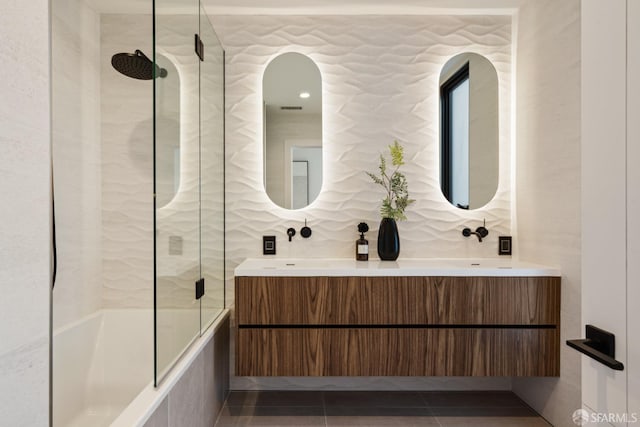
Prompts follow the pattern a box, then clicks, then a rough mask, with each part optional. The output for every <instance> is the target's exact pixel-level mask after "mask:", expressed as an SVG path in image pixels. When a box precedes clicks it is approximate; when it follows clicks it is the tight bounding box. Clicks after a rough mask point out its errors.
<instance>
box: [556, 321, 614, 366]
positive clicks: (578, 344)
mask: <svg viewBox="0 0 640 427" xmlns="http://www.w3.org/2000/svg"><path fill="white" fill-rule="evenodd" d="M585 329H586V334H587V339H584V340H567V345H568V346H569V347H571V348H574V349H576V350H578V351H579V352H580V353H582V354H584V355H586V356H589V357H590V358H592V359H594V360H597V361H598V362H600V363H602V364H604V365H606V366H608V367H609V368H611V369H613V370H616V371H623V370H624V365H623V364H622V362H620V361H618V360H616V337H615V335H613V334H612V333H611V332H607V331H605V330H603V329H600V328H596V327H595V326H593V325H587V326H585Z"/></svg>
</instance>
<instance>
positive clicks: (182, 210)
mask: <svg viewBox="0 0 640 427" xmlns="http://www.w3.org/2000/svg"><path fill="white" fill-rule="evenodd" d="M154 12H155V13H154V19H155V34H154V49H155V50H154V60H155V62H156V64H157V67H156V69H155V70H156V74H157V77H158V78H156V79H155V87H154V90H155V92H154V97H155V111H154V113H155V115H154V118H155V126H154V129H155V138H154V144H155V145H154V153H155V163H154V165H155V174H154V175H155V181H154V185H155V187H154V192H155V220H156V221H155V233H156V234H155V300H154V301H155V380H156V385H157V384H158V383H159V382H160V381H161V380H162V378H163V377H164V376H165V374H166V373H167V372H168V371H169V370H170V368H171V367H172V366H173V364H174V363H175V362H176V361H177V360H178V359H179V358H180V356H181V355H182V354H183V353H184V351H185V350H186V349H187V348H188V347H189V345H190V344H191V343H192V342H193V341H194V340H195V339H196V338H197V337H198V336H199V335H201V334H202V332H203V331H204V330H205V329H206V328H207V327H208V326H209V325H211V323H212V322H213V320H214V319H215V318H216V317H217V316H218V315H219V314H220V313H221V312H222V310H223V309H224V51H223V49H222V46H221V45H220V42H219V41H218V39H217V37H216V35H215V32H214V30H213V27H212V25H211V23H210V22H209V19H208V17H207V15H206V13H205V12H204V9H202V8H201V6H200V4H199V3H198V2H197V1H193V0H189V1H187V0H156V1H155V11H154Z"/></svg>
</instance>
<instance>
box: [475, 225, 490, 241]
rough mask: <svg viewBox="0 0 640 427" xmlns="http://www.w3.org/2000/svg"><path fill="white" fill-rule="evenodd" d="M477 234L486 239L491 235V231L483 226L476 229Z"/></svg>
mask: <svg viewBox="0 0 640 427" xmlns="http://www.w3.org/2000/svg"><path fill="white" fill-rule="evenodd" d="M476 233H477V234H478V235H479V236H480V237H482V238H485V237H487V236H488V235H489V230H487V228H486V227H485V226H483V225H481V226H480V227H478V228H476Z"/></svg>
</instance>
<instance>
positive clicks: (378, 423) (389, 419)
mask: <svg viewBox="0 0 640 427" xmlns="http://www.w3.org/2000/svg"><path fill="white" fill-rule="evenodd" d="M326 414H327V426H328V427H343V426H345V427H346V426H361V427H383V426H394V427H398V426H403V427H404V426H406V427H414V426H415V427H418V426H439V425H440V424H439V423H438V420H437V419H436V418H435V417H433V416H432V415H431V413H430V412H429V410H428V409H427V408H383V407H369V406H362V407H341V406H336V407H328V408H327V409H326Z"/></svg>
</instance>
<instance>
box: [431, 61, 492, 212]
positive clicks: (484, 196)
mask: <svg viewBox="0 0 640 427" xmlns="http://www.w3.org/2000/svg"><path fill="white" fill-rule="evenodd" d="M440 188H441V189H442V193H443V194H444V196H445V197H446V198H447V200H448V201H449V202H450V203H451V204H452V205H453V206H456V207H458V208H461V209H477V208H480V207H482V206H484V205H486V204H487V203H489V201H490V200H491V199H492V198H493V196H494V195H495V194H496V190H497V189H498V74H497V73H496V69H495V68H494V67H493V64H491V62H490V61H489V60H488V59H487V58H485V57H484V56H482V55H478V54H476V53H461V54H459V55H456V56H454V57H453V58H451V59H450V60H449V61H447V63H446V64H445V65H444V67H443V68H442V71H441V73H440Z"/></svg>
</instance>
